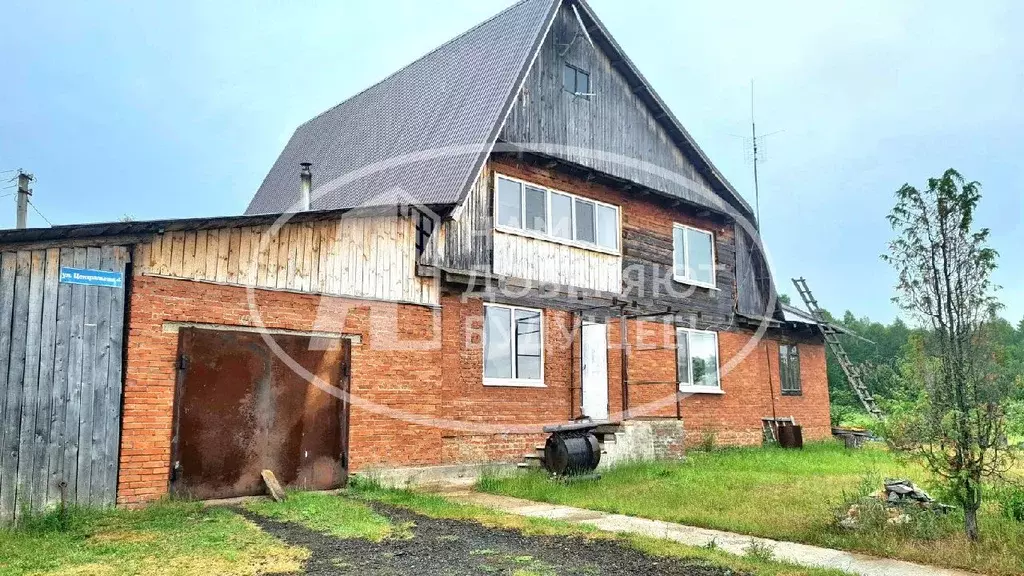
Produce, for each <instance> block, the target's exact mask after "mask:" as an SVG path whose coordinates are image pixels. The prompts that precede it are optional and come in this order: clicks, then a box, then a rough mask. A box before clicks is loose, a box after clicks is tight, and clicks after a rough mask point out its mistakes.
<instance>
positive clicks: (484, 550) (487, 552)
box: [469, 548, 498, 556]
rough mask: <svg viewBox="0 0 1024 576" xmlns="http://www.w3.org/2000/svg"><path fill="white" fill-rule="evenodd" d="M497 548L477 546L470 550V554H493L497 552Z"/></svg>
mask: <svg viewBox="0 0 1024 576" xmlns="http://www.w3.org/2000/svg"><path fill="white" fill-rule="evenodd" d="M497 553H498V552H497V550H489V549H487V548H479V549H477V550H470V551H469V555H470V556H493V555H495V554H497Z"/></svg>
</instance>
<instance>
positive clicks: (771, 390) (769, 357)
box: [764, 342, 779, 443]
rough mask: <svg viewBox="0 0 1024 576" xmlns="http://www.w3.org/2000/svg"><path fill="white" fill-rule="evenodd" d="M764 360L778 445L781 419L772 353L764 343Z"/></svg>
mask: <svg viewBox="0 0 1024 576" xmlns="http://www.w3.org/2000/svg"><path fill="white" fill-rule="evenodd" d="M764 359H765V362H767V364H768V398H769V399H770V400H771V401H772V425H771V426H769V428H770V429H771V431H772V437H773V439H774V440H775V442H776V443H778V441H779V418H778V416H776V415H775V385H774V384H773V383H772V353H771V351H770V350H768V343H767V342H765V343H764Z"/></svg>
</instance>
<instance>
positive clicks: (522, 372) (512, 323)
mask: <svg viewBox="0 0 1024 576" xmlns="http://www.w3.org/2000/svg"><path fill="white" fill-rule="evenodd" d="M541 320H542V317H541V311H540V310H534V309H532V308H520V307H518V306H504V305H501V304H485V305H484V384H485V385H487V386H543V385H544V377H543V373H544V345H543V342H544V330H543V327H542V325H541V324H542V323H541Z"/></svg>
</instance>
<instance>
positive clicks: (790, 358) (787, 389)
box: [779, 344, 803, 396]
mask: <svg viewBox="0 0 1024 576" xmlns="http://www.w3.org/2000/svg"><path fill="white" fill-rule="evenodd" d="M779 382H780V386H781V388H782V393H783V394H784V395H786V396H799V395H800V394H802V393H803V387H802V385H801V383H800V348H799V347H798V346H797V345H796V344H779Z"/></svg>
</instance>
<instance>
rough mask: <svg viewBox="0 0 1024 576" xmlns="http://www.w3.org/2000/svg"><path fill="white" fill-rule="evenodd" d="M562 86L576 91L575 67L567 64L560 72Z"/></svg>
mask: <svg viewBox="0 0 1024 576" xmlns="http://www.w3.org/2000/svg"><path fill="white" fill-rule="evenodd" d="M562 87H563V88H565V89H566V90H568V91H569V92H576V69H575V68H573V67H572V66H569V65H568V64H566V65H565V68H564V70H563V72H562Z"/></svg>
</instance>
